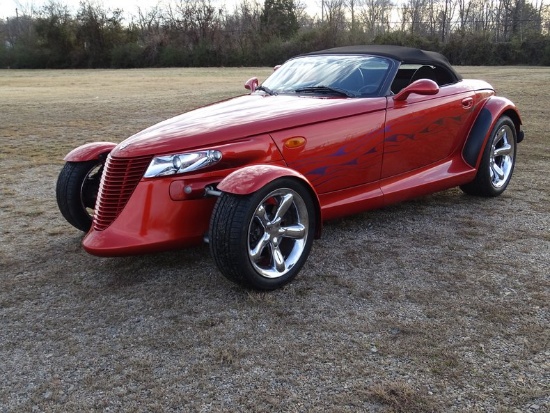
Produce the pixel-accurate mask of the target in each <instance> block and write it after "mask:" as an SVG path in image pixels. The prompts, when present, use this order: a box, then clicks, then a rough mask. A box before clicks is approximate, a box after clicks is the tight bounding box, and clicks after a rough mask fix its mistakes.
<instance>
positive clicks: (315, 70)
mask: <svg viewBox="0 0 550 413" xmlns="http://www.w3.org/2000/svg"><path fill="white" fill-rule="evenodd" d="M399 63H400V62H397V61H396V60H394V59H391V58H389V57H385V56H377V55H370V54H318V55H317V54H308V55H301V56H297V57H295V58H292V59H290V60H288V61H286V62H285V63H284V64H283V65H282V66H280V67H279V68H278V69H277V70H275V72H274V73H272V74H271V76H269V77H268V78H267V79H266V80H265V81H264V82H263V83H262V85H261V86H262V87H263V88H265V89H267V90H270V91H272V92H273V93H274V94H285V95H289V94H290V95H297V96H316V97H319V96H322V97H333V98H369V97H380V96H388V95H389V94H391V92H390V91H389V85H390V84H391V80H392V79H393V76H394V75H395V72H396V70H397V68H398V67H399ZM265 89H264V90H265ZM342 92H346V93H342ZM258 93H260V92H258Z"/></svg>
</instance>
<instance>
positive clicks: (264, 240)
mask: <svg viewBox="0 0 550 413" xmlns="http://www.w3.org/2000/svg"><path fill="white" fill-rule="evenodd" d="M268 244H269V234H268V233H266V232H265V233H264V235H263V236H262V237H261V238H260V240H259V241H258V243H257V244H256V246H255V247H254V248H253V249H251V250H250V258H251V259H252V261H254V262H258V261H259V260H260V258H261V256H262V252H263V250H264V248H265V247H266V246H267V245H268Z"/></svg>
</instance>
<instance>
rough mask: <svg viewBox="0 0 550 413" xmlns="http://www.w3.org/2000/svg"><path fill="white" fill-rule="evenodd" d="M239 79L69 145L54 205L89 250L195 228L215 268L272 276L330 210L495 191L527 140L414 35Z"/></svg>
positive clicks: (155, 241) (509, 108)
mask: <svg viewBox="0 0 550 413" xmlns="http://www.w3.org/2000/svg"><path fill="white" fill-rule="evenodd" d="M245 87H246V88H247V89H249V90H250V94H247V95H244V96H240V97H236V98H233V99H230V100H226V101H223V102H219V103H215V104H212V105H209V106H205V107H202V108H199V109H196V110H193V111H191V112H188V113H184V114H182V115H180V116H176V117H175V118H172V119H168V120H166V121H164V122H161V123H159V124H157V125H154V126H152V127H150V128H148V129H145V130H143V131H141V132H139V133H137V134H135V135H133V136H131V137H129V138H128V139H126V140H124V141H123V142H121V143H119V144H116V143H109V142H95V143H89V144H86V145H83V146H81V147H79V148H76V149H74V150H73V151H71V152H70V153H69V154H68V155H67V156H66V157H65V161H66V164H65V166H64V167H63V169H62V171H61V173H60V175H59V178H58V181H57V188H56V192H57V194H56V195H57V203H58V205H59V208H60V210H61V213H62V214H63V216H64V217H65V218H66V219H67V221H68V222H69V223H71V224H72V225H73V226H75V227H76V228H78V229H80V230H82V231H85V232H86V233H87V234H86V236H85V237H84V240H83V245H84V249H85V250H86V251H88V252H89V253H91V254H95V255H100V256H117V255H128V254H139V253H149V252H152V251H159V250H166V249H173V248H181V247H185V246H188V245H192V244H196V243H200V242H203V241H206V242H208V243H209V245H210V251H211V253H212V256H213V258H214V261H215V262H216V264H217V266H218V268H219V269H220V271H221V272H222V274H224V276H226V277H227V278H229V279H230V280H232V281H235V282H237V283H240V284H242V285H244V286H247V287H250V288H255V289H263V290H271V289H275V288H278V287H281V286H282V285H284V284H286V283H288V282H289V281H291V280H292V279H293V278H294V277H295V276H296V275H297V273H298V272H299V271H300V269H301V267H302V266H303V264H304V262H305V261H306V259H307V256H308V254H309V252H310V249H311V246H312V243H313V239H314V238H315V237H319V236H320V235H321V229H322V223H323V221H325V220H329V219H331V218H335V217H340V216H343V215H348V214H353V213H357V212H360V211H365V210H368V209H372V208H378V207H383V206H385V205H388V204H391V203H395V202H399V201H402V200H406V199H409V198H413V197H417V196H421V195H424V194H428V193H432V192H435V191H441V190H444V189H447V188H451V187H455V186H460V188H462V190H463V191H464V192H466V193H468V194H473V195H479V196H486V197H493V196H497V195H500V194H501V193H502V192H503V191H504V190H505V189H506V187H507V185H508V183H509V182H510V178H511V176H512V171H513V169H514V163H515V159H516V147H517V143H518V142H521V140H522V139H523V132H522V130H521V123H522V122H521V118H520V115H519V113H518V110H517V109H516V107H515V105H514V104H513V103H512V102H511V101H510V100H508V99H506V98H503V97H497V96H496V95H495V91H494V89H493V88H492V87H491V85H489V84H488V83H486V82H484V81H482V80H466V79H462V77H461V76H460V75H459V74H458V73H457V72H456V71H455V70H454V69H453V68H452V67H451V65H450V64H449V62H448V61H447V59H445V57H443V56H442V55H440V54H438V53H434V52H429V51H423V50H418V49H413V48H405V47H397V46H353V47H344V48H335V49H329V50H323V51H319V52H315V53H309V54H305V55H301V56H298V57H295V58H293V59H290V60H288V61H287V62H286V63H284V64H283V65H282V66H280V67H277V68H276V70H275V71H274V72H273V74H272V75H271V76H269V77H268V78H267V79H266V80H265V81H264V82H263V83H262V84H261V85H259V83H258V80H257V79H256V78H253V79H251V80H249V81H248V82H247V83H246V85H245Z"/></svg>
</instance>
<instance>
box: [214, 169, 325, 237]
mask: <svg viewBox="0 0 550 413" xmlns="http://www.w3.org/2000/svg"><path fill="white" fill-rule="evenodd" d="M283 177H291V178H295V179H297V180H299V181H301V182H302V183H303V184H304V187H306V188H307V190H308V191H309V193H310V195H311V198H312V199H313V203H314V204H315V212H316V214H315V215H316V217H317V220H316V223H315V224H316V225H315V237H316V238H319V237H320V236H321V232H322V224H323V220H322V218H321V203H320V201H319V197H318V196H317V192H315V189H313V186H312V185H311V183H310V182H309V181H308V179H307V178H306V177H305V176H304V175H302V174H301V173H299V172H297V171H295V170H293V169H289V168H285V167H282V166H277V165H250V166H245V167H244V168H241V169H239V170H237V171H234V172H232V173H230V174H229V175H227V176H226V177H225V178H224V179H223V181H221V182H220V183H219V184H218V186H217V189H218V190H219V191H223V192H227V193H230V194H235V195H250V194H251V193H253V192H256V191H258V190H259V189H261V188H263V187H264V186H266V185H267V184H269V183H271V182H273V181H274V180H276V179H279V178H283Z"/></svg>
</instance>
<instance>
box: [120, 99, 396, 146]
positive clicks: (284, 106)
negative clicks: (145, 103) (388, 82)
mask: <svg viewBox="0 0 550 413" xmlns="http://www.w3.org/2000/svg"><path fill="white" fill-rule="evenodd" d="M385 107H386V98H372V99H371V98H369V99H341V98H339V99H334V98H332V99H330V98H329V99H327V98H317V97H300V96H288V95H278V96H268V95H266V96H263V95H256V94H253V95H245V96H240V97H236V98H233V99H229V100H226V101H222V102H218V103H215V104H212V105H209V106H205V107H202V108H199V109H195V110H192V111H190V112H187V113H184V114H182V115H179V116H176V117H174V118H171V119H168V120H165V121H163V122H160V123H158V124H156V125H154V126H151V127H149V128H147V129H145V130H143V131H141V132H139V133H137V134H135V135H133V136H131V137H129V138H128V139H126V140H124V141H123V142H121V143H120V144H119V145H118V146H117V147H116V148H115V149H114V150H113V152H112V154H113V155H114V156H117V157H136V156H144V155H158V154H168V153H173V152H174V151H181V150H189V149H197V148H205V147H209V146H215V145H216V144H222V143H227V142H230V141H233V140H236V139H241V138H246V137H249V136H254V135H259V134H262V133H269V132H273V131H276V130H281V129H287V128H292V127H296V126H302V125H307V124H310V123H317V122H322V121H326V120H329V119H337V118H342V117H346V116H353V115H357V114H360V113H365V112H372V111H376V110H383V109H385Z"/></svg>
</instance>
